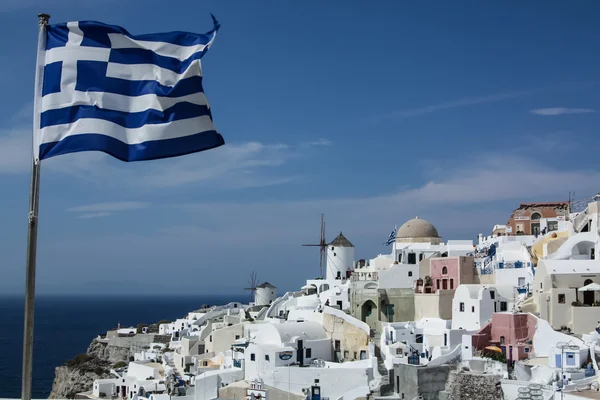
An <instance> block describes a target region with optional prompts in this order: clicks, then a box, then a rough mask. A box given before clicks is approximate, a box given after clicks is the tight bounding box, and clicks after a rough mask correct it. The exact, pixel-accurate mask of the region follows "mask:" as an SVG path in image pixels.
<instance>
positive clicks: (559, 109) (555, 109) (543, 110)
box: [529, 107, 596, 116]
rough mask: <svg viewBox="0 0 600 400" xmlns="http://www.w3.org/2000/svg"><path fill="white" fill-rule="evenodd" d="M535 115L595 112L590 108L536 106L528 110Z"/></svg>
mask: <svg viewBox="0 0 600 400" xmlns="http://www.w3.org/2000/svg"><path fill="white" fill-rule="evenodd" d="M529 112H530V113H532V114H536V115H545V116H547V115H563V114H588V113H593V112H596V110H592V109H591V108H566V107H553V108H537V109H535V110H530V111H529Z"/></svg>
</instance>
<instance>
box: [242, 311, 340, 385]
mask: <svg viewBox="0 0 600 400" xmlns="http://www.w3.org/2000/svg"><path fill="white" fill-rule="evenodd" d="M245 336H246V337H248V336H250V341H249V344H248V347H247V348H246V350H245V354H244V365H245V379H246V380H251V379H256V378H260V377H263V376H266V375H269V374H270V373H271V374H272V372H273V370H274V369H275V367H279V366H287V365H291V364H294V365H300V366H304V365H309V364H310V363H311V362H312V361H313V360H316V359H320V360H324V361H331V360H332V359H333V355H332V346H331V339H329V338H328V337H327V332H326V331H325V329H324V328H323V325H321V324H319V323H317V322H314V321H305V322H285V323H281V324H269V323H266V324H260V325H256V326H255V327H253V328H252V329H250V330H247V331H246V334H245Z"/></svg>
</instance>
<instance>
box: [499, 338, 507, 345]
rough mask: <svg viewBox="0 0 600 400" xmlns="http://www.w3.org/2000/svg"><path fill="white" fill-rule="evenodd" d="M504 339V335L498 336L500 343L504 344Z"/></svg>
mask: <svg viewBox="0 0 600 400" xmlns="http://www.w3.org/2000/svg"><path fill="white" fill-rule="evenodd" d="M505 340H506V339H504V336H500V344H504V341H505Z"/></svg>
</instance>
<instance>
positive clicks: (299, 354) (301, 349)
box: [296, 340, 304, 365]
mask: <svg viewBox="0 0 600 400" xmlns="http://www.w3.org/2000/svg"><path fill="white" fill-rule="evenodd" d="M296 361H298V363H299V364H300V365H304V341H302V340H298V350H297V351H296Z"/></svg>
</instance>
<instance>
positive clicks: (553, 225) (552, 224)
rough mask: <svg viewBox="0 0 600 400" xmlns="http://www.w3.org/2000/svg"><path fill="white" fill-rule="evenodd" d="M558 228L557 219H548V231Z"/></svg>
mask: <svg viewBox="0 0 600 400" xmlns="http://www.w3.org/2000/svg"><path fill="white" fill-rule="evenodd" d="M557 230H558V221H548V232H553V231H557Z"/></svg>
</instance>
